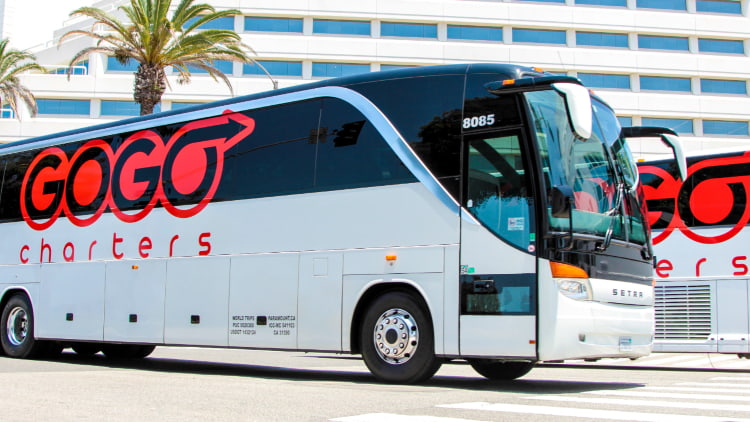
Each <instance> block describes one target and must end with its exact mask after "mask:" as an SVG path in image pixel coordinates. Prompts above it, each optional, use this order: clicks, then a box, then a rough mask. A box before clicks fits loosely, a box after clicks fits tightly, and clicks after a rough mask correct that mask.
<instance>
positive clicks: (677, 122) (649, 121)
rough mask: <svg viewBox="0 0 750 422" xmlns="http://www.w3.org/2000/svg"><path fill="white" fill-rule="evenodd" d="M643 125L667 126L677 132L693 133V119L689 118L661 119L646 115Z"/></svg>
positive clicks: (642, 121)
mask: <svg viewBox="0 0 750 422" xmlns="http://www.w3.org/2000/svg"><path fill="white" fill-rule="evenodd" d="M641 125H642V126H656V127H666V128H669V129H672V130H674V131H675V132H677V133H683V134H689V135H691V134H693V121H692V120H688V119H659V118H654V117H644V118H642V119H641Z"/></svg>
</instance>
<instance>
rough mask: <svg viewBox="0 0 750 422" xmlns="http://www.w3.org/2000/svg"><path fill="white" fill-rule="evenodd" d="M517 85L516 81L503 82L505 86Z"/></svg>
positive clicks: (507, 80)
mask: <svg viewBox="0 0 750 422" xmlns="http://www.w3.org/2000/svg"><path fill="white" fill-rule="evenodd" d="M515 83H516V80H515V79H506V80H504V81H503V86H509V85H514V84H515Z"/></svg>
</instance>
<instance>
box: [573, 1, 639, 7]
mask: <svg viewBox="0 0 750 422" xmlns="http://www.w3.org/2000/svg"><path fill="white" fill-rule="evenodd" d="M576 4H586V5H594V6H616V7H627V6H628V0H576Z"/></svg>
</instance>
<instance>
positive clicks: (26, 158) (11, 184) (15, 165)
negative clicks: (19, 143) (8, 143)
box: [0, 152, 32, 221]
mask: <svg viewBox="0 0 750 422" xmlns="http://www.w3.org/2000/svg"><path fill="white" fill-rule="evenodd" d="M31 159H32V154H31V153H28V152H26V153H20V154H13V155H11V156H8V157H6V159H5V160H4V161H5V163H4V164H2V166H3V168H4V172H3V184H2V198H0V220H3V221H7V220H20V219H21V202H20V201H21V184H22V183H23V175H24V172H25V171H26V168H27V167H28V163H29V162H31Z"/></svg>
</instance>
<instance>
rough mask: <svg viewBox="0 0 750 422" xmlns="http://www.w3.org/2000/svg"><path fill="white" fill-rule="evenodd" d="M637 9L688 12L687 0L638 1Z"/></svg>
mask: <svg viewBox="0 0 750 422" xmlns="http://www.w3.org/2000/svg"><path fill="white" fill-rule="evenodd" d="M636 7H637V8H639V9H666V10H687V4H686V1H685V0H638V1H637V2H636Z"/></svg>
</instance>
